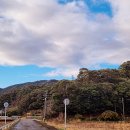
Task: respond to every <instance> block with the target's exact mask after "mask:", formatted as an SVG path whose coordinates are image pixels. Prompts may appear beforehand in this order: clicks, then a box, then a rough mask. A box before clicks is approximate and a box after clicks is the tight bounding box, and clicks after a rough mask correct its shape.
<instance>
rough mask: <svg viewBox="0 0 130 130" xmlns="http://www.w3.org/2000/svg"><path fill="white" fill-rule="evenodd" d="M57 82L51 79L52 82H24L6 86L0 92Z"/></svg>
mask: <svg viewBox="0 0 130 130" xmlns="http://www.w3.org/2000/svg"><path fill="white" fill-rule="evenodd" d="M56 82H58V80H55V79H52V80H39V81H34V82H26V83H22V84H15V85H11V86H8V87H6V88H4V89H0V92H2V93H5V92H9V91H11V90H13V89H20V88H24V87H27V86H43V85H51V84H53V83H56Z"/></svg>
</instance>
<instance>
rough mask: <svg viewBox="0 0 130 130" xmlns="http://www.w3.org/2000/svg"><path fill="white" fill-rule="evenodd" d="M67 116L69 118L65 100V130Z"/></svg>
mask: <svg viewBox="0 0 130 130" xmlns="http://www.w3.org/2000/svg"><path fill="white" fill-rule="evenodd" d="M66 118H67V115H66V101H65V130H66Z"/></svg>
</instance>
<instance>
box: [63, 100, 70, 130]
mask: <svg viewBox="0 0 130 130" xmlns="http://www.w3.org/2000/svg"><path fill="white" fill-rule="evenodd" d="M69 103H70V100H69V99H68V98H65V99H64V104H65V129H64V130H66V127H67V125H66V120H67V112H66V111H67V107H66V106H67V105H69Z"/></svg>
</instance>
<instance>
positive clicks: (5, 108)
mask: <svg viewBox="0 0 130 130" xmlns="http://www.w3.org/2000/svg"><path fill="white" fill-rule="evenodd" d="M5 125H6V108H5Z"/></svg>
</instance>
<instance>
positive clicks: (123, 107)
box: [122, 97, 125, 120]
mask: <svg viewBox="0 0 130 130" xmlns="http://www.w3.org/2000/svg"><path fill="white" fill-rule="evenodd" d="M122 109H123V119H124V120H125V105H124V98H123V97H122Z"/></svg>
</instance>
